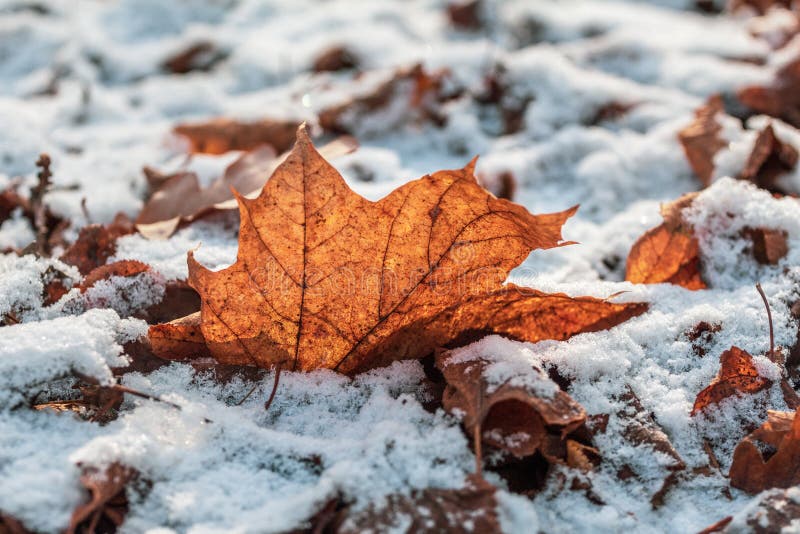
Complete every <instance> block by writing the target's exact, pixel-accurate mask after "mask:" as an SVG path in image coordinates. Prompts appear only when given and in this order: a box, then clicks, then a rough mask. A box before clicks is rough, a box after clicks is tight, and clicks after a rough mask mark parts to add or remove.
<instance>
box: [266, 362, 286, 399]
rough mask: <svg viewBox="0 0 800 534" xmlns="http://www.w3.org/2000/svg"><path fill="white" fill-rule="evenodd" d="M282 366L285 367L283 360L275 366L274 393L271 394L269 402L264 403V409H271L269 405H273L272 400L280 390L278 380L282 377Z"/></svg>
mask: <svg viewBox="0 0 800 534" xmlns="http://www.w3.org/2000/svg"><path fill="white" fill-rule="evenodd" d="M282 367H283V362H280V363H278V364H277V365H276V366H275V382H273V384H272V393H270V394H269V398H268V399H267V402H265V403H264V410H269V407H270V406H272V401H273V400H274V399H275V393H276V392H277V391H278V382H279V381H280V379H281V368H282Z"/></svg>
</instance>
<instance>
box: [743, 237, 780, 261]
mask: <svg viewBox="0 0 800 534" xmlns="http://www.w3.org/2000/svg"><path fill="white" fill-rule="evenodd" d="M745 235H746V236H748V237H749V238H750V239H751V240H752V242H753V256H754V257H755V259H756V261H758V263H761V264H762V265H776V264H777V263H778V262H779V261H780V260H781V258H783V257H784V256H786V254H787V253H788V252H789V245H788V242H787V238H786V232H784V231H783V230H773V229H769V228H755V229H753V228H748V229H746V230H745Z"/></svg>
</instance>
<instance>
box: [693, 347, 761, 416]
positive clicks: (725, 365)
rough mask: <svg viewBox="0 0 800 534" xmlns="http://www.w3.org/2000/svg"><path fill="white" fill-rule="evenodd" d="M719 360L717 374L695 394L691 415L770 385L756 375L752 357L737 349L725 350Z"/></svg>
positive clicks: (756, 370) (756, 371)
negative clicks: (735, 396) (730, 398)
mask: <svg viewBox="0 0 800 534" xmlns="http://www.w3.org/2000/svg"><path fill="white" fill-rule="evenodd" d="M719 360H720V370H719V374H718V375H717V377H716V378H715V379H714V381H713V382H712V383H711V384H710V385H709V386H708V387H706V388H705V389H704V390H703V391H701V392H700V393H698V394H697V398H696V399H695V401H694V407H693V408H692V415H695V414H697V413H698V412H700V411H702V410H705V408H706V407H707V406H709V405H711V404H717V403H719V402H721V401H723V400H725V399H727V398H728V397H732V396H734V395H740V394H752V393H757V392H759V391H761V390H763V389H766V388H768V387H770V386H771V385H772V381H771V380H769V379H767V378H764V377H763V376H761V375H759V374H758V369H756V366H755V364H754V363H753V357H752V356H751V355H750V354H748V353H747V352H745V351H743V350H742V349H740V348H739V347H731V348H730V349H728V350H726V351H725V352H723V353H722V355H721V356H720V357H719Z"/></svg>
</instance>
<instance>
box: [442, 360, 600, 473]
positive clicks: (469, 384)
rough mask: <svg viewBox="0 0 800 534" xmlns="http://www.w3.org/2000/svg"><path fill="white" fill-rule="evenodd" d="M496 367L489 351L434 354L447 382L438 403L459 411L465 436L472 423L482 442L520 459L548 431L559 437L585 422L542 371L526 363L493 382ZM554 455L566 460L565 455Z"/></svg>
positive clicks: (582, 413)
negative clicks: (520, 369) (473, 354)
mask: <svg viewBox="0 0 800 534" xmlns="http://www.w3.org/2000/svg"><path fill="white" fill-rule="evenodd" d="M502 366H503V361H502V359H498V358H497V357H496V356H495V355H491V354H486V355H483V356H479V355H476V357H474V358H469V359H464V358H462V357H461V356H460V355H459V354H458V353H457V352H453V351H446V352H442V353H440V354H438V355H437V356H436V367H438V368H439V370H440V371H441V372H442V374H444V378H445V380H446V382H447V388H446V389H445V391H444V396H443V398H442V403H443V405H444V407H445V409H446V410H447V411H449V412H456V411H457V412H459V413H463V414H464V416H463V419H462V423H463V424H464V426H465V428H466V429H467V432H468V433H469V434H470V435H471V434H472V432H473V431H474V430H475V427H476V425H477V426H478V427H479V428H480V430H481V437H482V441H483V442H485V443H487V444H489V445H491V446H493V447H495V448H498V449H501V450H504V451H508V452H510V453H511V454H513V455H514V456H517V457H520V458H521V457H524V456H530V455H532V454H534V453H535V452H536V451H538V450H540V449H542V448H543V447H544V446H545V441H546V439H547V435H548V434H555V435H557V436H558V440H559V441H563V439H564V437H565V436H566V435H567V434H569V433H570V432H571V431H573V430H575V429H576V428H578V427H579V426H580V425H581V424H583V423H584V422H585V421H586V412H585V411H584V409H583V407H582V406H581V405H580V404H578V403H577V402H575V401H574V400H573V399H572V397H570V396H569V395H568V394H567V393H565V392H564V391H562V390H561V389H560V388H559V387H558V385H556V383H555V382H553V381H552V380H551V379H550V378H549V377H548V375H547V373H545V372H544V371H543V370H542V369H540V368H538V367H534V366H533V365H531V366H530V369H529V370H526V371H527V372H526V373H525V374H521V375H515V376H505V375H503V378H502V382H500V383H497V380H498V379H497V377H496V376H494V375H495V374H496V373H497V371H496V368H497V367H502ZM564 452H565V453H568V449H565V451H564ZM554 456H560V459H562V460H565V459H566V454H564V455H559V454H555V455H554Z"/></svg>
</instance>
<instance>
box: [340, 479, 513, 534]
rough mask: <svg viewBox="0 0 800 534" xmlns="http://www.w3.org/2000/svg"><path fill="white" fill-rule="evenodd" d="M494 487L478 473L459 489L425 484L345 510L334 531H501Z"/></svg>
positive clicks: (463, 533)
mask: <svg viewBox="0 0 800 534" xmlns="http://www.w3.org/2000/svg"><path fill="white" fill-rule="evenodd" d="M495 492H496V488H495V487H494V486H492V485H491V484H489V483H488V482H486V481H485V480H483V479H482V478H480V477H477V476H474V475H473V476H470V477H468V479H467V484H466V485H465V487H463V488H458V489H438V488H427V489H423V490H414V491H412V492H411V495H390V496H389V497H387V498H386V500H385V504H384V505H383V506H380V507H375V506H374V505H372V506H368V507H367V508H366V509H364V510H363V511H360V512H355V513H349V514H348V513H347V512H346V511H345V516H344V519H343V520H341V521H340V522H339V524H338V525H337V527H336V528H334V529H333V531H334V532H336V533H337V534H350V533H352V534H356V533H362V532H390V531H394V530H395V529H396V528H397V525H403V529H402V531H403V532H448V533H454V534H468V533H474V532H486V533H489V532H500V531H501V528H500V518H499V515H498V511H497V506H498V503H497V499H496V497H495Z"/></svg>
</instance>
